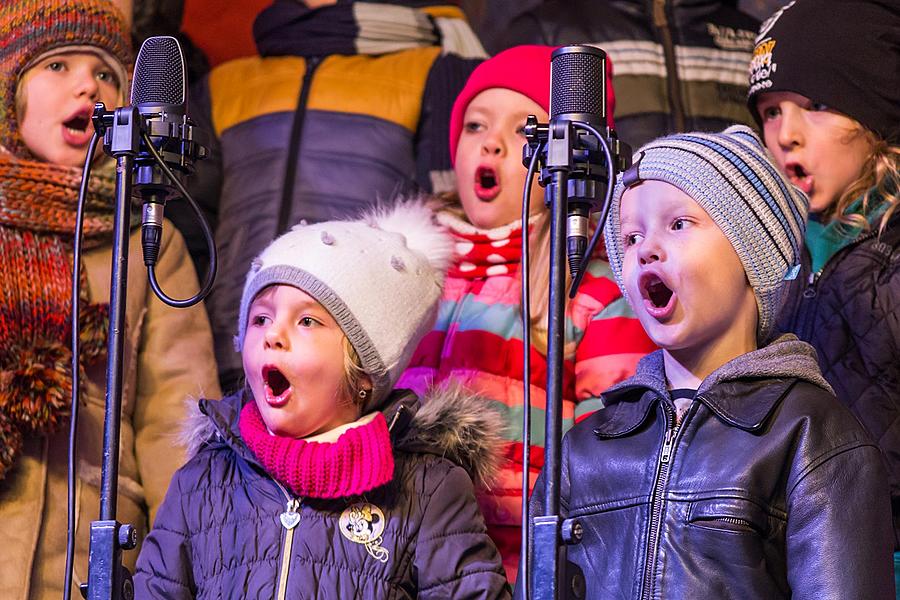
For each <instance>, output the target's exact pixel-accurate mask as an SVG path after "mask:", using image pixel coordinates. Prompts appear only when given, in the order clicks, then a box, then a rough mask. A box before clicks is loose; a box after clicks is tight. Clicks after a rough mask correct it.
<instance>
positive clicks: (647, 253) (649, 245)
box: [638, 237, 662, 265]
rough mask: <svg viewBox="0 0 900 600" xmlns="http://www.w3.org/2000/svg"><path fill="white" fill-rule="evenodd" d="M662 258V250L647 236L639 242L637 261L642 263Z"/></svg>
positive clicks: (646, 263)
mask: <svg viewBox="0 0 900 600" xmlns="http://www.w3.org/2000/svg"><path fill="white" fill-rule="evenodd" d="M660 260H662V250H661V249H660V248H659V246H658V245H656V244H654V243H653V240H652V239H650V238H649V237H648V238H647V239H645V240H644V241H642V242H641V245H640V247H639V248H638V261H639V262H640V263H641V264H642V265H648V264H650V263H655V262H659V261H660Z"/></svg>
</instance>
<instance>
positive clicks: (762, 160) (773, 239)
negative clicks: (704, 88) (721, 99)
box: [604, 125, 809, 342]
mask: <svg viewBox="0 0 900 600" xmlns="http://www.w3.org/2000/svg"><path fill="white" fill-rule="evenodd" d="M646 180H655V181H664V182H666V183H669V184H671V185H673V186H675V187H677V188H678V189H679V190H681V191H682V192H684V193H685V194H687V195H688V196H690V197H691V198H692V199H693V200H694V201H695V202H696V203H697V204H699V205H700V206H701V207H702V208H703V210H705V211H706V212H707V213H708V214H709V216H710V217H711V218H712V220H713V221H715V222H716V225H718V226H719V228H720V229H721V230H722V233H724V234H725V237H726V238H728V241H729V242H731V245H732V246H734V250H735V252H736V253H737V255H738V258H740V260H741V264H742V265H743V266H744V271H745V272H746V273H747V279H748V280H749V281H750V287H752V288H753V294H754V295H755V296H756V303H757V306H758V307H759V322H758V324H757V338H758V339H759V340H760V342H765V341H766V340H767V339H768V337H769V335H770V334H771V332H772V330H773V328H774V326H775V321H776V317H777V314H778V310H779V309H780V307H781V300H782V292H783V290H784V288H785V286H784V285H783V282H784V280H785V279H793V278H794V277H796V275H797V272H798V271H799V262H800V252H801V248H802V246H803V236H804V233H805V231H806V216H807V212H808V210H809V199H808V198H807V197H806V195H805V194H804V193H803V192H802V191H800V190H799V189H798V188H796V187H794V186H793V185H791V183H790V182H789V181H788V180H787V179H785V177H784V175H782V173H781V172H780V171H779V170H778V167H777V166H776V165H775V164H774V163H773V162H772V160H771V158H770V157H769V155H768V153H767V152H766V149H765V147H764V146H763V143H762V141H761V140H760V139H759V137H757V135H756V134H755V133H754V132H753V130H752V129H750V128H749V127H746V126H744V125H734V126H732V127H729V128H728V129H726V130H725V131H723V132H722V133H683V134H675V135H670V136H667V137H663V138H659V139H657V140H654V141H652V142H650V143H649V144H646V145H645V146H643V147H641V149H640V150H638V152H637V153H636V154H635V159H634V164H633V165H632V166H631V168H630V169H628V170H627V171H625V173H624V174H623V176H622V178H621V179H620V181H619V183H618V184H617V185H616V189H615V192H614V194H613V199H612V205H611V206H610V210H609V218H608V221H607V222H606V230H605V231H604V234H605V239H606V249H607V252H608V253H609V263H610V266H611V267H612V269H613V272H614V273H615V275H616V281H617V282H618V284H619V287H620V288H621V289H622V292H623V293H625V285H624V282H623V280H622V261H623V256H624V254H625V250H624V248H623V245H622V231H621V227H620V225H621V224H620V212H619V210H620V207H621V202H622V194H623V193H624V192H625V190H626V189H628V188H629V187H631V186H634V185H637V184H639V183H640V182H642V181H646ZM713 260H714V257H713Z"/></svg>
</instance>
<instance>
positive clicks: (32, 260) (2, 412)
mask: <svg viewBox="0 0 900 600" xmlns="http://www.w3.org/2000/svg"><path fill="white" fill-rule="evenodd" d="M80 183H81V169H78V168H73V167H64V166H60V165H53V164H49V163H44V162H39V161H30V160H21V159H15V158H11V157H9V156H0V480H2V479H4V478H5V477H6V474H7V472H8V470H9V469H10V467H11V466H12V465H13V464H14V462H15V460H16V457H17V456H18V455H19V453H20V452H21V447H22V436H23V435H33V434H37V435H40V434H47V433H52V432H54V431H58V430H59V429H61V428H62V426H63V425H64V424H65V422H66V420H67V417H68V414H69V409H70V401H71V400H70V399H71V390H72V372H71V359H72V354H71V351H70V349H69V343H70V338H71V314H72V297H71V294H72V292H71V283H70V281H71V271H72V250H73V245H74V241H73V240H74V237H73V234H74V231H75V211H76V203H77V199H78V188H79V185H80ZM114 191H115V182H114V179H113V178H112V177H111V176H110V175H109V174H108V173H105V174H95V175H93V176H92V177H91V184H90V187H89V193H88V198H87V202H86V211H85V220H84V240H85V244H84V245H85V247H88V248H89V247H96V246H99V245H102V244H105V243H108V242H109V240H110V236H111V233H112V229H113V208H112V200H113V198H114ZM86 287H87V286H86V285H83V286H82V290H84V294H82V298H81V300H82V302H83V303H84V304H83V306H82V309H81V340H82V358H83V359H84V361H85V362H89V361H94V360H96V359H97V358H99V357H100V356H102V355H103V354H104V353H105V350H106V330H107V322H108V316H107V305H106V304H89V302H88V299H87V296H86V292H87V290H86Z"/></svg>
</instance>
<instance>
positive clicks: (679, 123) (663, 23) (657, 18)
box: [653, 0, 685, 131]
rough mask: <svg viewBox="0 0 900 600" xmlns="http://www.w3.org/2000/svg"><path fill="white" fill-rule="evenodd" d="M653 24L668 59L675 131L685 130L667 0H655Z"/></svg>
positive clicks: (668, 79) (679, 81)
mask: <svg viewBox="0 0 900 600" xmlns="http://www.w3.org/2000/svg"><path fill="white" fill-rule="evenodd" d="M653 25H654V26H655V27H656V28H657V29H658V30H659V33H660V36H661V38H662V46H663V54H664V55H665V59H666V82H667V83H668V88H669V108H670V109H671V111H672V116H673V117H674V118H675V131H684V129H685V125H684V103H683V102H682V98H681V80H680V79H679V77H678V66H677V64H676V63H675V44H674V43H673V42H672V32H671V31H670V30H669V20H668V18H667V17H666V0H653Z"/></svg>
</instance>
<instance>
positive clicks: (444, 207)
mask: <svg viewBox="0 0 900 600" xmlns="http://www.w3.org/2000/svg"><path fill="white" fill-rule="evenodd" d="M432 208H433V209H434V211H435V212H439V211H447V212H450V213H451V214H453V215H455V216H457V217H459V218H460V219H463V220H465V221H466V222H468V218H467V217H466V213H465V211H464V210H463V208H462V204H461V203H460V200H459V194H458V193H457V192H448V193H445V194H442V195H440V196H439V197H438V198H437V199H436V200H435V201H434V202H433V203H432ZM528 258H529V263H528V298H529V304H530V306H529V308H530V312H531V315H530V319H529V322H530V324H531V327H530V332H531V344H532V345H533V346H534V347H535V348H536V349H537V350H539V351H540V352H541V354H546V353H547V341H548V340H547V316H548V314H549V311H550V293H549V287H550V211H549V210H548V209H547V208H546V207H542V208H541V211H540V213H539V214H538V217H537V219H535V221H534V222H533V225H532V227H531V232H530V233H529V235H528ZM521 277H522V269H521V266H520V267H519V270H518V271H517V272H516V278H517V279H519V280H520V281H521ZM571 283H572V280H571V276H570V275H569V271H568V268H567V267H566V291H568V288H569V285H571ZM520 310H521V306H520ZM571 351H572V349H571V348H568V347H567V348H566V349H565V354H567V355H568V354H570V353H571Z"/></svg>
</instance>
